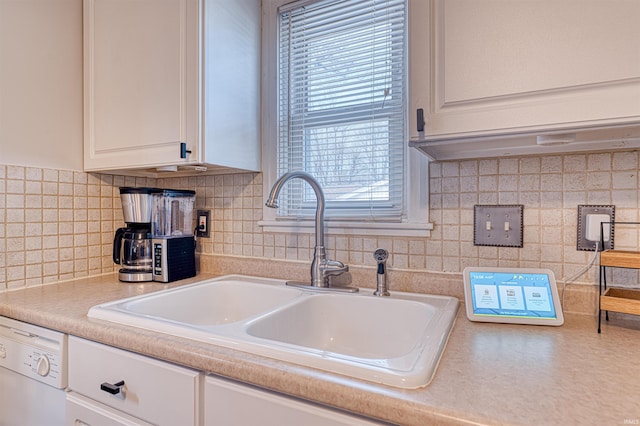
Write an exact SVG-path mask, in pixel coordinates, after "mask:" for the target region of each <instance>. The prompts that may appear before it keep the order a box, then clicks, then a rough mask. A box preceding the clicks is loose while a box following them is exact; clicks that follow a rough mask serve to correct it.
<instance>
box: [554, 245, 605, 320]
mask: <svg viewBox="0 0 640 426" xmlns="http://www.w3.org/2000/svg"><path fill="white" fill-rule="evenodd" d="M599 252H600V243H598V244H596V250H595V252H594V253H593V257H592V258H591V260H590V261H589V263H588V264H587V266H585V267H584V268H583V269H582V270H580V271H579V272H578V273H576V274H575V275H574V276H572V277H571V278H564V277H563V278H562V309H564V295H565V294H566V292H565V289H566V288H567V283H572V282H573V281H575V280H577V279H578V278H579V277H581V276H582V275H584V274H586V273H587V272H588V271H589V269H591V267H592V266H593V264H594V263H595V261H596V258H597V257H598V253H599Z"/></svg>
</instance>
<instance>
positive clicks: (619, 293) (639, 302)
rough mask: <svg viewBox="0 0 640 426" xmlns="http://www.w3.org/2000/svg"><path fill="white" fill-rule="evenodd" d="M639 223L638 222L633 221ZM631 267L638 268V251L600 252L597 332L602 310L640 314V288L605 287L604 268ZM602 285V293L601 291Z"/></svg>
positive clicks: (639, 257)
mask: <svg viewBox="0 0 640 426" xmlns="http://www.w3.org/2000/svg"><path fill="white" fill-rule="evenodd" d="M634 224H636V225H639V224H640V223H634ZM607 267H612V268H633V269H640V252H637V251H626V250H607V251H603V252H602V253H600V285H599V289H600V290H599V292H600V299H599V306H598V333H600V323H601V317H602V311H605V312H607V320H608V319H609V311H611V312H620V313H623V314H631V315H640V290H639V289H630V288H620V287H610V288H607V280H606V275H605V269H606V268H607ZM603 286H604V289H605V291H604V293H603V292H602V290H603Z"/></svg>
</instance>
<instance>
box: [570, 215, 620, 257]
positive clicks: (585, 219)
mask: <svg viewBox="0 0 640 426" xmlns="http://www.w3.org/2000/svg"><path fill="white" fill-rule="evenodd" d="M614 220H615V206H610V205H583V204H582V205H579V206H578V243H577V247H576V249H577V250H582V251H595V250H596V246H597V244H598V242H599V241H600V222H613V221H614ZM603 231H604V233H605V235H604V236H603V237H604V238H603V239H604V244H603V247H600V250H611V249H613V231H614V224H613V223H611V224H605V225H604V228H603Z"/></svg>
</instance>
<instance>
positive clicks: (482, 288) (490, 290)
mask: <svg viewBox="0 0 640 426" xmlns="http://www.w3.org/2000/svg"><path fill="white" fill-rule="evenodd" d="M469 279H470V284H471V293H472V297H473V313H474V314H475V315H489V316H501V317H519V318H541V319H544V318H547V319H555V318H556V311H555V307H554V305H553V296H552V293H551V283H550V282H549V276H547V274H531V273H524V274H518V273H503V272H471V273H470V274H469Z"/></svg>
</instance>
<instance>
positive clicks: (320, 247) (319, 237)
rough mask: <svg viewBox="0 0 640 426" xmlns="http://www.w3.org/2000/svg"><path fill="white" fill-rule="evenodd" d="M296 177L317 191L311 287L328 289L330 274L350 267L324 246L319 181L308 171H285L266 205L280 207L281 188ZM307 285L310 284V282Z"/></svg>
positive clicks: (272, 190)
mask: <svg viewBox="0 0 640 426" xmlns="http://www.w3.org/2000/svg"><path fill="white" fill-rule="evenodd" d="M294 178H298V179H302V180H304V181H306V182H307V183H308V184H309V185H310V186H311V188H313V191H314V192H315V193H316V199H317V202H318V203H317V205H316V244H315V250H314V253H313V261H312V262H311V287H315V288H318V289H326V288H328V287H329V276H333V275H340V274H343V273H345V272H347V271H348V270H349V267H348V266H346V265H344V264H342V263H341V262H337V261H335V260H329V259H327V255H326V252H325V248H324V192H322V188H321V187H320V184H319V183H318V181H317V180H315V178H314V177H313V176H311V175H310V174H309V173H307V172H302V171H296V172H289V173H285V174H283V175H282V176H280V178H278V180H276V182H275V183H274V184H273V187H272V188H271V193H270V194H269V197H268V198H267V202H266V203H265V205H266V206H267V207H272V208H275V207H278V194H280V190H281V189H282V187H283V186H284V184H285V183H287V182H288V181H289V180H290V179H294ZM287 284H289V283H287ZM306 285H307V286H308V284H306ZM351 289H353V290H350V291H357V289H356V288H351Z"/></svg>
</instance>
